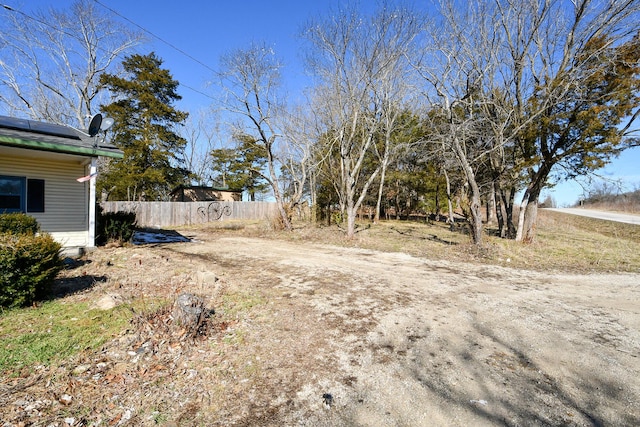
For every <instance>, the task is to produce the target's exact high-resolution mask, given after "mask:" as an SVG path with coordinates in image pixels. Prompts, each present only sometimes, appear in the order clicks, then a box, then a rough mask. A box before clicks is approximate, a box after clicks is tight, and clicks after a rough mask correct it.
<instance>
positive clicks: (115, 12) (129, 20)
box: [93, 0, 217, 73]
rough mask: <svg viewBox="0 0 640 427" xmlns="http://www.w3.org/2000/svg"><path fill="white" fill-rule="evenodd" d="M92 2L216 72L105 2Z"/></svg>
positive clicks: (95, 0)
mask: <svg viewBox="0 0 640 427" xmlns="http://www.w3.org/2000/svg"><path fill="white" fill-rule="evenodd" d="M93 1H94V2H96V3H97V4H99V5H100V6H102V7H104V8H105V9H107V10H109V11H110V12H111V13H113V14H114V15H118V16H119V17H120V18H122V19H124V20H125V21H127V22H129V23H130V24H132V25H135V26H136V27H138V28H140V29H141V30H142V31H144V32H145V33H147V34H149V35H151V36H152V37H154V38H156V39H158V40H160V41H161V42H162V43H164V44H166V45H167V46H169V47H170V48H172V49H174V50H176V51H177V52H180V53H181V54H182V55H184V56H186V57H187V58H189V59H191V60H192V61H194V62H197V63H198V64H200V65H202V66H203V67H204V68H206V69H207V70H209V71H211V72H213V73H217V71H216V70H214V69H213V68H211V67H209V66H208V65H207V64H205V63H204V62H202V61H200V60H199V59H197V58H194V57H193V56H191V55H190V54H188V53H187V52H185V51H184V50H182V49H180V48H179V47H177V46H175V45H174V44H171V43H169V42H168V41H166V40H165V39H163V38H162V37H160V36H158V35H156V34H154V33H152V32H151V31H149V30H147V29H146V28H144V27H143V26H142V25H139V24H137V23H136V22H133V21H132V20H131V19H129V18H127V17H126V16H124V15H122V14H120V13H118V12H117V11H115V10H113V9H112V8H110V7H109V6H106V5H105V4H103V3H102V2H100V1H99V0H93Z"/></svg>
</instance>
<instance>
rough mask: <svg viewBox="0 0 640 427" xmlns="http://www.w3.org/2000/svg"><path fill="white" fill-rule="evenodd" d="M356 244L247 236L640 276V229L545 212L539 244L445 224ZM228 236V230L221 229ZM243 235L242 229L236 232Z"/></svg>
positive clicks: (385, 226) (363, 227)
mask: <svg viewBox="0 0 640 427" xmlns="http://www.w3.org/2000/svg"><path fill="white" fill-rule="evenodd" d="M359 227H360V228H359V231H358V232H357V233H356V237H355V238H354V239H353V240H347V239H346V238H345V235H344V232H343V231H342V230H340V229H339V228H338V227H336V226H331V227H327V226H313V225H310V224H300V223H298V224H296V227H295V230H294V232H293V233H286V232H276V231H272V230H271V229H270V228H269V227H265V226H263V225H260V224H259V223H254V224H251V225H249V226H247V227H245V228H243V229H242V230H240V232H241V233H242V234H244V235H251V236H260V237H268V238H276V239H286V240H296V241H308V242H314V243H324V244H335V245H340V246H353V247H361V248H367V249H374V250H381V251H386V252H405V253H408V254H411V255H415V256H420V257H424V258H431V259H446V260H451V261H460V262H475V263H489V264H496V265H503V266H509V267H514V268H526V269H533V270H539V271H563V272H611V271H618V272H638V271H640V227H638V226H637V225H632V224H622V223H615V222H611V221H603V220H597V219H591V218H586V217H578V216H574V215H568V214H562V213H559V212H551V211H545V210H541V211H540V213H539V217H538V225H537V238H536V242H535V243H533V244H529V245H523V244H521V243H518V242H515V241H513V240H506V239H501V238H498V237H495V236H492V235H491V234H492V233H491V231H493V230H492V229H491V228H490V227H488V230H487V233H486V235H485V241H484V244H483V245H482V246H481V247H478V246H475V245H473V244H471V243H470V239H469V237H468V235H467V233H466V229H465V228H464V227H462V226H458V227H457V228H456V230H455V231H451V230H450V229H449V227H448V225H445V224H442V223H431V224H426V223H418V222H408V221H384V222H382V223H380V224H375V225H374V224H369V223H361V224H359ZM220 231H223V229H220ZM235 232H238V230H235Z"/></svg>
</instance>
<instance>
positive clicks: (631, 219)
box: [547, 208, 640, 225]
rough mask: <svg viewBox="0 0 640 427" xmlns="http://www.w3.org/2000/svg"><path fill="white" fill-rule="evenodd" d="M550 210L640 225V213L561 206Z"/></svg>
mask: <svg viewBox="0 0 640 427" xmlns="http://www.w3.org/2000/svg"><path fill="white" fill-rule="evenodd" d="M547 210H550V211H556V212H563V213H567V214H572V215H581V216H588V217H590V218H597V219H604V220H607V221H616V222H624V223H627V224H635V225H640V215H631V214H624V213H618V212H607V211H597V210H595V209H583V208H561V209H555V208H554V209H551V208H547Z"/></svg>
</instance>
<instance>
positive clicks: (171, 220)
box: [100, 202, 277, 228]
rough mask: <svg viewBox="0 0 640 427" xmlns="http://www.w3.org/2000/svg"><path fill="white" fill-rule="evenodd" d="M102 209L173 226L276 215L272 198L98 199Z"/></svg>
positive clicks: (143, 223)
mask: <svg viewBox="0 0 640 427" xmlns="http://www.w3.org/2000/svg"><path fill="white" fill-rule="evenodd" d="M100 206H102V210H103V212H105V213H106V212H135V213H136V220H137V222H138V226H140V227H154V228H162V227H176V226H180V225H193V224H203V223H206V222H211V221H224V220H230V219H245V220H262V219H269V218H271V217H273V216H274V215H276V213H277V207H276V204H275V203H274V202H102V203H100Z"/></svg>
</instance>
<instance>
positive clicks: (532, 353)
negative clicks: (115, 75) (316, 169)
mask: <svg viewBox="0 0 640 427" xmlns="http://www.w3.org/2000/svg"><path fill="white" fill-rule="evenodd" d="M191 237H194V238H195V241H194V242H191V243H178V244H167V245H159V246H151V247H149V246H146V247H135V248H116V249H105V250H100V251H97V252H96V253H94V254H93V255H91V257H92V262H91V263H89V264H86V265H85V266H83V267H81V271H78V272H77V273H78V274H84V275H86V274H95V275H107V276H108V277H109V279H108V281H106V282H104V283H97V284H96V285H95V286H94V287H93V288H92V289H91V290H89V291H86V292H83V293H80V294H76V295H73V296H71V297H69V298H76V299H83V298H93V299H95V298H97V297H98V296H100V295H104V294H113V293H118V297H119V298H122V299H124V300H127V299H134V298H141V297H145V298H149V297H150V296H152V295H159V294H161V295H170V294H175V293H178V292H184V291H188V292H193V293H196V294H199V295H202V296H205V297H206V298H208V301H209V302H210V304H211V305H213V306H214V307H215V306H218V307H222V306H224V307H227V308H226V312H225V313H223V312H220V311H219V312H218V313H217V314H216V316H218V315H220V316H223V317H224V318H225V319H226V324H225V328H224V329H223V330H221V331H220V333H218V334H217V335H216V336H215V337H213V336H211V337H209V338H208V339H206V340H202V341H199V342H196V343H193V344H192V345H189V346H182V347H180V348H178V346H175V345H173V344H171V345H169V344H163V343H156V344H153V345H151V344H148V345H147V344H146V343H143V342H144V341H145V340H147V341H146V342H147V343H148V342H151V341H152V340H151V339H150V338H149V337H150V335H147V336H146V338H145V336H144V334H141V333H139V331H138V333H137V335H135V334H133V335H131V334H130V335H129V336H125V337H120V338H119V339H116V340H114V341H113V342H112V343H111V344H109V345H108V346H106V347H105V348H104V349H103V351H102V352H101V353H100V354H99V355H87V356H85V359H84V360H78V361H75V362H74V364H75V365H78V364H81V363H82V364H83V365H84V366H87V368H86V369H84V370H78V369H77V368H74V365H70V366H67V367H66V368H64V367H62V368H58V371H56V372H51V373H49V374H47V375H44V376H42V380H41V382H44V381H45V379H48V381H49V384H48V387H47V388H44V387H43V388H38V387H37V386H36V385H37V384H36V383H34V384H36V385H34V384H32V385H29V387H24V388H21V389H20V390H19V391H18V389H16V390H14V393H13V396H12V397H11V398H9V399H7V400H6V401H5V403H6V406H5V409H4V410H2V409H0V415H2V411H5V412H4V415H5V416H6V417H7V420H9V419H10V416H14V415H15V414H16V413H17V411H18V410H19V408H18V406H19V405H23V406H24V405H25V402H27V403H29V402H30V403H31V404H32V405H33V404H34V402H45V403H43V404H42V405H41V408H40V415H39V416H40V418H37V417H36V418H28V417H26V418H24V419H26V420H30V421H36V424H37V422H42V425H48V424H46V423H50V422H59V424H55V425H60V426H64V425H65V424H64V422H63V421H61V420H63V419H64V417H63V414H66V415H64V416H66V417H67V421H69V419H72V420H73V422H74V423H76V425H80V422H82V423H83V424H82V425H168V426H174V425H207V426H212V425H256V426H295V425H306V426H471V425H473V426H483V425H511V426H516V425H519V426H530V425H576V426H577V425H589V426H591V425H593V426H604V425H610V426H632V425H640V358H639V357H638V355H639V354H640V275H638V274H611V275H584V276H583V275H550V274H543V273H538V272H531V271H517V270H511V269H506V268H501V267H493V266H479V265H472V264H459V263H452V262H447V261H432V260H428V259H423V258H416V257H412V256H409V255H405V254H402V253H382V252H375V251H370V250H363V249H353V248H343V247H336V246H329V245H318V244H310V243H297V242H292V241H280V240H278V241H275V240H270V239H261V238H254V237H242V236H233V235H224V236H222V235H215V234H208V233H204V232H199V233H194V234H193V235H192V236H191ZM82 269H83V270H82ZM229 319H235V321H230V320H229ZM132 333H133V332H132ZM134 335H135V336H134ZM136 342H137V343H136ZM141 343H142V344H141ZM145 345H147V347H146V348H147V349H149V348H152V349H151V350H149V351H146V352H145V350H144V348H145ZM139 349H143V350H139ZM60 369H62V371H60ZM80 371H81V372H80ZM69 384H73V387H71V386H69ZM63 394H68V395H70V396H72V397H73V402H72V403H71V404H68V405H67V406H66V407H64V408H62V407H59V406H60V405H58V404H57V403H56V402H57V401H58V400H59V396H60V395H63ZM47 402H48V403H47ZM51 402H53V403H51ZM0 403H1V402H0ZM56 405H58V406H56ZM63 410H64V411H66V412H63ZM36 412H37V411H36ZM47 414H48V415H47ZM69 417H71V418H69ZM0 419H2V417H0ZM38 420H39V421H38ZM92 423H93V424H92ZM10 425H12V424H10ZM15 425H17V424H15Z"/></svg>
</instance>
